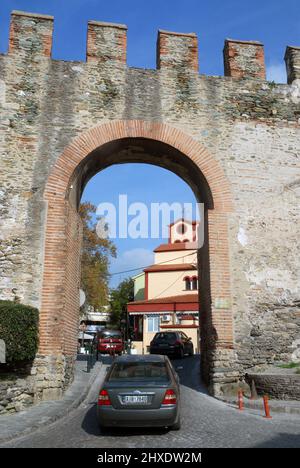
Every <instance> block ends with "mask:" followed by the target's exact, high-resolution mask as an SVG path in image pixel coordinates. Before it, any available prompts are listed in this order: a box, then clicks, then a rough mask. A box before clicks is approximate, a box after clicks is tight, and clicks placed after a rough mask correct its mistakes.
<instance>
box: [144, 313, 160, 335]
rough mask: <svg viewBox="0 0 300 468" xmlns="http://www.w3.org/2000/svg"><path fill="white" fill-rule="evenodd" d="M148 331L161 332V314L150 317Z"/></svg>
mask: <svg viewBox="0 0 300 468" xmlns="http://www.w3.org/2000/svg"><path fill="white" fill-rule="evenodd" d="M147 323H148V333H157V332H159V325H160V316H158V317H148V318H147Z"/></svg>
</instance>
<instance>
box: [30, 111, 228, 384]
mask: <svg viewBox="0 0 300 468" xmlns="http://www.w3.org/2000/svg"><path fill="white" fill-rule="evenodd" d="M126 138H144V139H150V140H156V141H158V142H162V143H165V144H167V145H169V146H170V147H173V148H175V149H177V150H178V151H180V152H181V153H183V154H184V155H185V156H186V157H187V158H189V159H190V160H191V161H192V162H193V163H194V164H195V165H196V166H197V167H198V168H199V169H200V171H201V173H202V174H203V176H204V178H205V180H206V182H207V184H208V186H209V188H210V191H211V193H212V197H213V209H210V210H208V212H207V220H206V224H207V226H206V229H207V236H208V237H209V243H207V245H206V248H205V249H201V251H203V252H202V254H201V255H202V259H201V260H200V261H203V262H205V263H206V264H207V265H208V269H209V270H210V273H209V275H206V277H205V279H204V280H203V285H204V288H206V289H205V291H204V292H203V301H202V307H203V310H204V309H205V316H206V320H205V322H203V327H202V329H203V330H204V331H203V333H205V334H206V335H205V336H204V335H203V337H202V338H203V339H202V347H203V349H202V353H203V355H207V356H208V355H209V353H210V352H211V350H212V349H213V350H215V349H216V348H221V349H223V350H224V349H227V350H228V349H232V348H233V318H232V313H231V308H230V307H227V306H226V307H224V308H223V309H222V308H221V307H220V306H219V305H216V306H215V304H216V303H217V302H218V304H219V303H220V302H221V303H222V301H223V302H224V304H225V303H228V304H229V303H230V298H231V288H230V269H229V244H228V216H229V214H230V213H231V212H232V211H233V202H232V195H231V190H230V185H229V183H228V180H227V178H226V176H225V174H224V172H223V170H222V168H221V166H220V165H219V163H218V162H217V161H216V160H215V159H214V158H213V156H212V155H211V154H210V153H209V152H208V151H207V150H206V148H204V146H202V145H201V144H200V143H199V142H198V141H196V140H194V139H193V138H192V137H191V136H189V135H187V134H185V133H184V132H182V131H181V130H179V129H176V128H173V127H171V126H169V125H166V124H163V123H156V122H145V121H139V120H134V121H114V122H109V123H106V124H103V125H100V126H97V127H94V128H92V129H90V130H88V131H86V132H84V133H82V134H80V135H79V136H78V137H77V138H75V139H74V140H73V141H72V143H71V144H70V145H69V146H68V147H67V148H66V149H65V150H64V152H63V153H62V154H61V156H60V157H59V158H58V159H57V161H56V163H55V164H54V167H53V168H52V171H51V173H50V175H49V178H48V181H47V184H46V188H45V193H44V199H45V202H46V205H47V215H46V226H45V248H44V270H43V286H42V296H41V313H40V350H39V352H40V354H41V355H44V356H57V355H62V356H64V357H67V358H69V359H70V360H71V359H72V356H73V355H74V353H75V344H76V341H77V338H76V337H77V334H78V329H77V326H78V322H77V318H78V309H79V307H78V303H79V297H78V291H79V279H80V278H79V271H80V264H79V257H80V256H79V253H80V245H79V241H78V239H79V238H80V230H81V223H80V220H79V216H78V213H77V210H76V208H74V207H72V206H71V204H70V203H69V201H68V189H69V185H70V181H71V180H72V175H73V174H74V173H75V171H76V169H77V168H78V166H79V165H80V164H81V163H82V162H83V161H84V159H85V158H86V157H87V156H88V155H90V154H91V153H92V152H93V151H95V150H96V149H97V148H100V147H101V146H103V145H105V144H107V143H110V142H114V141H116V140H121V139H126ZM199 183H200V182H199ZM199 277H200V276H199ZM200 281H201V282H202V280H200ZM204 295H205V297H204ZM220 300H221V301H220ZM226 301H227V302H226ZM209 335H211V336H213V340H212V339H211V336H209ZM209 359H210V361H211V362H210V365H209V366H208V367H207V369H206V370H205V372H206V373H207V376H208V377H207V379H206V380H207V381H209V380H210V379H211V375H210V374H211V368H212V360H213V358H209ZM216 359H217V358H216ZM204 369H205V366H204Z"/></svg>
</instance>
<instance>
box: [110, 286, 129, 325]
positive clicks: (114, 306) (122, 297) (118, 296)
mask: <svg viewBox="0 0 300 468" xmlns="http://www.w3.org/2000/svg"><path fill="white" fill-rule="evenodd" d="M133 300H134V281H133V279H132V278H128V279H125V280H124V281H122V282H121V283H120V284H119V286H118V287H117V288H116V289H113V290H112V291H111V294H110V301H109V305H110V317H111V323H112V324H113V325H114V326H116V327H120V324H121V320H125V321H126V320H127V303H128V302H132V301H133Z"/></svg>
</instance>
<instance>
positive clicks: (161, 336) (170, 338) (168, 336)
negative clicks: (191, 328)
mask: <svg viewBox="0 0 300 468" xmlns="http://www.w3.org/2000/svg"><path fill="white" fill-rule="evenodd" d="M154 341H166V342H168V343H173V342H174V341H176V333H158V334H157V335H155V337H154Z"/></svg>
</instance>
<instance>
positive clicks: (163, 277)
mask: <svg viewBox="0 0 300 468" xmlns="http://www.w3.org/2000/svg"><path fill="white" fill-rule="evenodd" d="M195 275H196V276H197V271H196V270H187V271H181V272H180V271H163V272H162V271H159V272H155V273H154V272H153V273H148V300H150V299H160V298H163V297H170V296H180V295H182V294H195V293H197V291H187V290H186V289H185V282H184V278H185V277H186V276H195Z"/></svg>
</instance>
